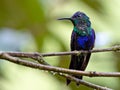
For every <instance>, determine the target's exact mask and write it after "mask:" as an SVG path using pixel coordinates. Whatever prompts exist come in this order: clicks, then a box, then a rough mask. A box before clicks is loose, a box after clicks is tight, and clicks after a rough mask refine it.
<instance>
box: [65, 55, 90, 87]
mask: <svg viewBox="0 0 120 90" xmlns="http://www.w3.org/2000/svg"><path fill="white" fill-rule="evenodd" d="M90 55H91V53H88V54H83V53H82V54H80V55H79V56H77V55H71V63H70V67H69V69H75V70H82V71H84V70H85V68H86V67H87V64H88V61H89V58H90ZM74 76H75V75H74ZM75 77H76V78H78V79H82V76H75ZM70 82H71V80H69V79H67V85H68V84H70ZM76 84H77V85H79V84H78V83H76Z"/></svg>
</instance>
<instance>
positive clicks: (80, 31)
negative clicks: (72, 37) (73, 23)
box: [73, 27, 92, 36]
mask: <svg viewBox="0 0 120 90" xmlns="http://www.w3.org/2000/svg"><path fill="white" fill-rule="evenodd" d="M91 30H92V29H91V27H86V28H84V29H80V28H78V27H74V29H73V31H74V32H76V33H77V34H78V35H79V36H88V35H90V34H91Z"/></svg>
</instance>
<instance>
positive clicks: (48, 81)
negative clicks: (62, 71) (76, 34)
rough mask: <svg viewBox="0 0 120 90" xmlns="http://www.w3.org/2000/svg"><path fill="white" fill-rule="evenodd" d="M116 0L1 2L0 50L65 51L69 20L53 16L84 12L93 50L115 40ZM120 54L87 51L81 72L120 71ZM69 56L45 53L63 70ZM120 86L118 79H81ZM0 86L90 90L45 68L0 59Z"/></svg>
mask: <svg viewBox="0 0 120 90" xmlns="http://www.w3.org/2000/svg"><path fill="white" fill-rule="evenodd" d="M119 9H120V0H114V1H113V0H0V51H25V52H36V51H38V52H60V51H69V50H70V45H69V43H70V36H71V31H72V29H73V26H72V23H71V22H68V21H58V20H57V18H61V17H71V16H72V15H73V14H74V13H75V12H76V11H82V12H84V13H86V14H87V15H88V16H89V17H90V20H91V22H92V27H93V28H94V29H95V32H96V44H95V48H106V47H111V46H112V45H116V44H119V40H120V34H119V33H120V11H119ZM119 58H120V55H119V53H113V52H111V53H110V52H108V53H96V54H92V57H91V60H90V62H89V65H88V67H87V69H86V71H102V72H115V71H120V59H119ZM69 59H70V57H69V56H62V57H47V58H45V60H46V61H47V62H48V63H50V64H51V65H54V66H59V67H64V68H68V66H69V62H70V60H69ZM84 80H86V81H89V82H91V83H95V84H98V85H102V86H105V87H109V88H112V89H114V90H120V78H116V77H115V78H114V77H95V78H94V77H93V78H89V77H84ZM0 90H92V89H91V88H88V87H85V86H83V85H81V86H80V87H77V86H76V85H75V83H71V84H70V85H69V86H66V85H65V78H63V77H60V76H57V75H51V74H49V73H48V72H45V71H40V70H35V69H31V68H27V67H23V66H19V65H16V64H13V63H10V62H7V61H4V60H0Z"/></svg>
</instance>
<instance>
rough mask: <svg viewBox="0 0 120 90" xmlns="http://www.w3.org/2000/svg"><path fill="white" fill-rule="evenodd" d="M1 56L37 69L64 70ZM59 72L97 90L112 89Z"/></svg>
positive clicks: (4, 55) (0, 56) (4, 54)
mask: <svg viewBox="0 0 120 90" xmlns="http://www.w3.org/2000/svg"><path fill="white" fill-rule="evenodd" d="M0 58H2V59H5V60H8V61H10V62H13V63H16V64H19V65H23V66H27V67H31V68H36V69H42V70H48V71H55V72H59V71H61V70H62V68H58V67H53V66H46V65H42V64H38V63H35V62H30V61H25V60H21V59H19V58H16V57H12V56H10V55H8V54H7V53H1V54H0ZM63 70H64V69H63ZM66 70H67V69H66ZM68 70H69V69H68ZM58 74H59V75H60V76H64V77H66V78H68V79H70V80H72V81H75V82H76V83H80V84H83V85H85V86H88V87H91V88H94V89H97V90H112V89H110V88H106V87H102V86H99V85H95V84H92V83H89V82H86V81H84V80H80V79H77V78H75V77H73V76H71V75H67V74H64V73H58Z"/></svg>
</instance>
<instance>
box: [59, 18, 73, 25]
mask: <svg viewBox="0 0 120 90" xmlns="http://www.w3.org/2000/svg"><path fill="white" fill-rule="evenodd" d="M58 20H70V21H71V22H72V23H73V24H74V20H73V19H72V18H59V19H58ZM74 25H75V24H74Z"/></svg>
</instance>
